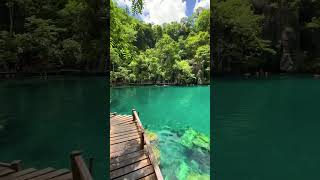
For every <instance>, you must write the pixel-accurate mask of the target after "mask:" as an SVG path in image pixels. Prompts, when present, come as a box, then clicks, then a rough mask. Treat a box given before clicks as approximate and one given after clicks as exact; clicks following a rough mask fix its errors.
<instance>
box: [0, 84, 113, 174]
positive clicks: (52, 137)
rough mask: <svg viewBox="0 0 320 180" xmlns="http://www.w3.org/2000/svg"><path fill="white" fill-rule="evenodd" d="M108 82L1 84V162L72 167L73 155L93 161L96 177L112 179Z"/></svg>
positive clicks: (31, 165) (37, 166) (38, 166)
mask: <svg viewBox="0 0 320 180" xmlns="http://www.w3.org/2000/svg"><path fill="white" fill-rule="evenodd" d="M107 93H108V89H107V87H106V79H105V78H49V79H48V80H40V79H27V80H6V81H4V80H3V81H1V82H0V161H4V162H11V161H12V160H16V159H19V160H22V166H23V167H24V168H28V167H35V168H38V169H40V168H45V167H49V166H50V167H54V168H56V169H57V168H68V169H70V160H69V154H70V152H71V151H73V150H82V151H83V152H84V153H83V155H84V158H85V160H87V159H88V158H89V157H94V166H93V172H94V173H93V176H94V178H95V179H107V177H106V176H107V174H106V171H105V169H106V159H107V158H106V156H107V152H106V132H107V131H106V128H107V125H106V123H107V121H106V117H107V112H108V109H107V103H108V102H107V100H106V99H107Z"/></svg>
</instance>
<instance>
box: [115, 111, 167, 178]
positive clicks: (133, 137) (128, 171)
mask: <svg viewBox="0 0 320 180" xmlns="http://www.w3.org/2000/svg"><path fill="white" fill-rule="evenodd" d="M110 179H115V180H121V179H130V180H135V179H145V180H163V177H162V174H161V171H160V168H159V166H158V164H157V162H156V161H155V156H154V155H153V152H152V148H151V146H150V142H149V140H148V139H147V137H146V136H145V133H144V128H143V126H142V124H141V121H140V118H139V116H138V113H137V112H136V111H135V110H134V109H133V110H132V115H117V114H116V113H111V114H110Z"/></svg>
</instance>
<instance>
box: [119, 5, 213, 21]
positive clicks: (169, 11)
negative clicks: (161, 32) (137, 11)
mask: <svg viewBox="0 0 320 180" xmlns="http://www.w3.org/2000/svg"><path fill="white" fill-rule="evenodd" d="M115 1H116V2H117V4H118V6H120V7H128V8H129V9H131V0H115ZM199 7H202V8H206V9H209V7H210V0H144V4H143V12H142V14H141V15H138V18H140V19H142V20H143V21H145V22H147V23H152V24H159V25H161V24H163V23H170V22H173V21H177V22H179V21H180V19H181V18H183V17H187V16H191V15H192V13H193V12H194V11H195V10H196V9H197V8H199Z"/></svg>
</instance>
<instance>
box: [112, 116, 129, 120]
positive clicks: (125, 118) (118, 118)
mask: <svg viewBox="0 0 320 180" xmlns="http://www.w3.org/2000/svg"><path fill="white" fill-rule="evenodd" d="M110 119H111V120H115V119H116V120H127V119H131V120H132V119H133V117H132V116H131V117H130V116H121V115H117V116H113V117H112V118H110Z"/></svg>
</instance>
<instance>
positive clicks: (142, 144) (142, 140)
mask: <svg viewBox="0 0 320 180" xmlns="http://www.w3.org/2000/svg"><path fill="white" fill-rule="evenodd" d="M140 145H141V149H144V131H142V132H141V142H140Z"/></svg>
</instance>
